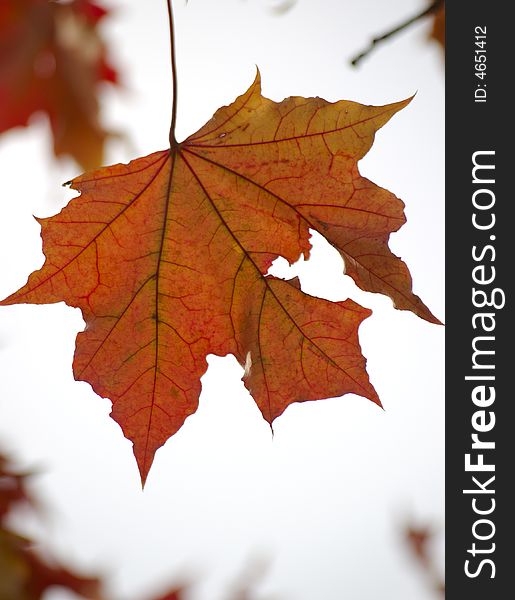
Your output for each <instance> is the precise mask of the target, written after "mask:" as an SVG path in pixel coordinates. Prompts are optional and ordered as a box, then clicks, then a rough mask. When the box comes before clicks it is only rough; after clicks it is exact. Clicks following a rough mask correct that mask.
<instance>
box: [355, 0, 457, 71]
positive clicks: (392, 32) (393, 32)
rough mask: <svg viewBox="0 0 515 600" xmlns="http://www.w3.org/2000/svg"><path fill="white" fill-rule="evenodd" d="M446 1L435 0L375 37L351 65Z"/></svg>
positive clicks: (434, 10)
mask: <svg viewBox="0 0 515 600" xmlns="http://www.w3.org/2000/svg"><path fill="white" fill-rule="evenodd" d="M444 3H445V0H434V1H433V2H432V3H431V4H430V5H429V6H428V7H427V8H426V9H424V10H423V11H422V12H420V13H418V14H416V15H415V16H414V17H410V18H409V19H408V20H407V21H404V22H403V23H401V24H400V25H397V27H394V29H391V30H390V31H388V32H387V33H384V34H383V35H380V36H378V37H376V38H374V39H373V40H372V41H371V42H370V45H369V46H368V48H367V49H366V50H363V52H361V53H360V54H358V55H357V56H356V57H354V58H353V59H352V60H351V65H352V66H353V67H355V66H356V65H357V64H358V63H359V62H360V61H361V60H362V59H363V58H365V56H368V55H369V54H370V53H371V52H372V51H373V50H374V48H375V46H377V44H380V43H381V42H384V41H385V40H387V39H388V38H391V37H393V36H394V35H396V34H398V33H400V32H401V31H403V30H404V29H407V28H408V27H409V26H410V25H413V23H416V22H417V21H420V20H421V19H423V18H424V17H427V16H428V15H431V14H433V13H434V12H436V11H437V10H438V9H439V8H440V7H441V6H443V4H444Z"/></svg>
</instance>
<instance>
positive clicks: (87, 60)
mask: <svg viewBox="0 0 515 600" xmlns="http://www.w3.org/2000/svg"><path fill="white" fill-rule="evenodd" d="M106 14H107V11H106V10H105V9H104V8H102V7H101V6H99V5H97V4H95V3H93V2H90V1H89V0H73V1H72V2H70V3H67V4H60V3H57V2H50V1H48V0H2V3H1V5H0V107H1V109H0V133H2V132H4V131H7V130H9V129H12V128H13V127H17V126H26V125H28V124H29V121H30V118H31V117H32V115H34V114H37V113H45V114H46V115H47V116H48V118H49V121H50V127H51V130H52V135H53V146H54V153H55V154H56V156H61V155H70V156H72V157H73V158H74V159H75V160H76V161H77V162H78V163H79V164H80V165H81V166H82V167H83V168H85V169H89V168H93V167H97V166H99V165H101V164H102V162H103V148H104V141H105V139H106V138H107V136H108V132H107V131H105V130H104V128H103V127H102V125H101V123H100V121H99V101H98V93H99V84H100V83H101V82H103V81H108V82H111V83H115V82H116V79H117V74H116V72H115V70H114V69H113V68H112V67H111V66H110V65H109V63H108V61H107V59H106V52H105V46H104V43H103V41H102V39H101V37H100V34H99V32H98V27H97V26H98V23H99V21H100V20H101V19H102V18H103V17H104V16H105V15H106Z"/></svg>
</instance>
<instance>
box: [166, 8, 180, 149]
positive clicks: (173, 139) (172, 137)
mask: <svg viewBox="0 0 515 600" xmlns="http://www.w3.org/2000/svg"><path fill="white" fill-rule="evenodd" d="M167 5H168V24H169V29H170V58H171V63H172V97H173V101H172V123H171V125H170V136H169V139H170V147H171V148H175V147H176V146H177V145H178V144H177V139H176V137H175V123H176V121H177V64H176V62H175V31H174V26H173V24H174V20H173V10H172V0H167Z"/></svg>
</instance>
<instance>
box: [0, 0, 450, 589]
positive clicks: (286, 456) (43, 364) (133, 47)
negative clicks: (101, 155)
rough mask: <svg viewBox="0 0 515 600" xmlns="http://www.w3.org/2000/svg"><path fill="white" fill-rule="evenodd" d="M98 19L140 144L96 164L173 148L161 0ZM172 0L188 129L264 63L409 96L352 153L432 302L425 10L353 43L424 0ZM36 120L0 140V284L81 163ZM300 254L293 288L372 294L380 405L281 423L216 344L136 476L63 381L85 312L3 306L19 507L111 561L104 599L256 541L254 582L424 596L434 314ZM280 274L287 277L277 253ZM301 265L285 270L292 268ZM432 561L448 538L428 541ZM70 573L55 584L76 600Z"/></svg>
mask: <svg viewBox="0 0 515 600" xmlns="http://www.w3.org/2000/svg"><path fill="white" fill-rule="evenodd" d="M103 4H104V5H105V6H108V7H112V8H113V9H115V10H114V11H113V14H112V17H111V18H109V19H108V20H106V22H105V25H104V31H105V35H106V36H107V38H108V40H109V42H110V47H111V50H112V51H111V57H112V62H113V63H115V64H116V65H117V66H118V68H119V70H120V73H121V76H122V80H123V82H124V87H125V89H124V90H122V91H120V90H117V91H108V92H107V93H106V94H105V99H106V103H105V112H104V115H105V121H106V123H108V124H109V126H110V127H112V128H113V129H118V130H119V131H121V132H123V133H125V134H126V135H127V138H128V139H129V140H130V143H121V142H113V143H112V144H111V145H110V148H109V156H108V162H109V163H114V162H128V161H129V160H130V159H131V158H135V157H137V156H143V155H145V154H148V153H150V152H153V151H155V150H160V149H163V148H165V147H166V146H167V138H168V128H169V119H170V108H171V75H170V67H169V47H168V32H167V16H166V2H165V0H147V1H145V2H144V1H141V0H139V1H138V0H109V1H107V0H104V2H103ZM274 4H276V3H274V2H272V0H216V1H213V0H190V2H189V4H188V6H185V5H184V2H183V1H179V0H176V1H175V7H174V8H175V14H176V36H177V60H178V69H179V116H178V128H177V129H178V131H177V134H178V138H179V140H182V139H184V138H186V137H187V136H188V135H190V134H191V133H193V132H194V131H196V130H197V129H198V128H199V127H200V126H202V125H203V124H204V123H205V122H206V121H207V120H208V119H209V118H210V117H211V116H212V114H213V112H214V111H215V110H216V109H217V108H218V107H220V106H222V105H225V104H228V103H230V102H231V101H232V100H233V99H234V98H235V97H236V96H237V95H239V94H241V93H243V92H244V91H245V90H246V89H247V87H248V86H249V85H250V83H251V82H252V80H253V78H254V75H255V65H258V66H259V68H260V70H261V75H262V82H263V93H264V95H266V96H268V97H270V98H272V99H273V100H276V101H279V100H281V99H283V98H284V97H286V96H291V95H301V96H321V97H323V98H325V99H327V100H330V101H335V100H338V99H343V98H345V99H350V100H355V101H359V102H362V103H364V104H385V103H388V102H392V101H396V100H399V99H402V98H405V97H408V96H411V95H412V94H413V93H414V92H415V91H417V92H418V93H417V96H416V98H415V99H414V100H413V102H412V103H411V104H410V106H408V107H407V108H406V109H405V110H403V111H402V112H401V113H399V114H397V115H396V116H395V117H394V118H393V119H392V120H391V121H390V123H388V124H387V125H386V126H385V127H384V128H383V129H382V130H380V132H379V133H378V135H377V137H376V141H375V143H374V146H373V147H372V149H371V151H370V153H369V155H368V156H367V157H365V159H363V160H362V161H361V163H360V171H361V173H362V174H363V175H364V176H366V177H368V178H369V179H371V180H372V181H374V182H375V183H377V184H379V185H381V186H383V187H386V188H387V189H389V190H391V191H392V192H394V193H395V194H396V195H398V196H399V197H400V198H401V199H403V200H404V202H405V203H406V214H407V217H408V222H407V224H406V225H405V226H404V227H403V228H402V229H401V231H400V232H398V233H396V234H394V235H393V236H392V238H391V247H392V249H393V251H394V252H395V253H396V254H398V255H400V256H401V257H402V258H403V259H404V260H406V262H407V264H408V266H409V268H410V270H411V273H412V275H413V279H414V287H415V292H416V293H418V294H419V295H420V296H421V297H422V299H423V300H424V301H425V302H426V304H427V305H428V306H429V307H430V309H431V310H432V311H433V312H434V314H436V315H437V316H438V317H439V318H441V319H442V320H443V319H444V313H443V310H444V306H443V301H444V297H443V292H444V290H443V281H444V270H443V268H444V267H443V258H444V255H443V250H444V247H443V233H444V231H443V208H444V205H443V199H444V195H443V192H444V170H443V160H444V155H443V148H444V112H443V102H444V98H443V90H444V86H443V61H442V58H441V56H440V49H439V48H438V47H437V46H436V44H431V43H428V42H427V41H426V38H427V35H428V25H429V24H419V25H417V26H415V27H413V28H412V29H411V30H410V31H409V32H405V33H404V34H402V35H400V36H398V37H397V38H396V39H395V40H394V41H392V42H391V43H388V44H385V45H383V46H381V47H379V48H378V49H377V51H376V52H375V53H374V54H373V55H371V56H370V57H369V58H368V59H366V60H365V61H363V63H362V65H361V67H360V68H358V69H352V68H351V67H349V65H348V59H349V58H350V57H351V56H353V55H354V54H356V52H358V51H360V50H361V49H362V48H363V46H364V45H366V44H367V43H368V41H369V40H370V39H371V37H373V36H374V35H375V34H378V33H382V32H384V31H385V30H387V29H388V28H389V27H390V26H392V25H396V24H397V23H398V22H399V21H402V20H403V19H404V18H405V17H406V16H409V15H411V14H413V13H414V12H416V11H418V10H420V9H421V8H422V7H423V6H424V2H423V1H422V0H420V1H419V0H390V1H389V2H384V1H383V0H359V1H357V0H317V1H314V0H298V2H297V4H296V6H295V7H294V8H293V9H292V10H291V11H289V12H288V13H287V14H285V15H283V16H276V15H273V14H272V13H271V12H270V11H269V10H268V9H269V7H270V6H273V5H274ZM49 148H50V138H49V134H48V127H47V125H46V122H45V121H44V120H40V121H37V122H35V123H34V125H33V126H32V127H31V128H30V129H27V130H17V131H15V132H12V133H10V134H7V135H4V136H2V138H0V202H1V203H2V213H1V214H2V216H1V219H0V268H1V277H0V296H2V297H5V296H6V295H8V294H9V293H11V292H12V291H14V290H15V289H17V288H18V287H20V286H21V285H22V284H23V283H24V282H25V281H26V278H27V276H28V274H29V273H30V272H31V271H32V270H34V269H35V268H38V267H39V266H40V265H41V264H42V262H43V255H42V253H41V241H40V237H39V226H38V225H37V223H36V222H35V220H34V219H33V218H32V216H31V215H32V214H35V215H37V216H49V215H51V214H54V213H56V212H57V211H58V210H59V209H60V208H61V207H62V206H63V205H64V204H65V203H66V202H67V200H68V199H69V198H70V197H71V196H72V195H73V192H70V190H67V189H63V188H62V187H61V186H60V184H61V183H62V182H64V181H66V180H68V179H70V178H71V177H73V176H75V175H77V174H78V168H77V167H76V166H75V165H74V163H73V162H72V161H69V162H61V163H60V164H56V162H55V161H53V160H52V159H51V158H50V156H49ZM314 243H315V248H314V251H313V256H312V258H311V260H310V261H309V262H308V263H306V264H303V265H299V266H297V265H296V266H294V267H293V268H292V269H291V271H292V272H294V273H295V274H299V275H300V279H301V283H302V288H303V290H304V291H306V292H308V293H311V294H313V295H317V296H320V297H324V298H328V299H331V300H342V299H344V298H346V297H348V296H350V297H352V298H353V299H354V300H356V301H357V302H359V303H361V304H362V305H364V306H367V307H370V308H372V309H373V311H374V313H373V316H372V317H370V318H369V319H367V320H366V321H365V323H364V324H363V325H362V326H361V328H360V340H361V344H362V347H363V352H364V354H365V356H366V357H367V359H368V371H369V373H370V377H371V380H372V383H373V384H374V385H375V387H376V389H377V391H378V393H379V396H380V398H381V400H382V402H383V405H384V407H385V411H381V410H380V409H378V408H377V407H376V406H375V405H373V404H372V403H371V402H370V401H368V400H365V399H363V398H360V397H357V396H351V395H349V396H345V397H343V398H336V399H329V400H323V401H317V402H307V403H302V404H295V405H293V406H291V407H289V408H288V409H287V410H286V412H285V413H284V415H282V416H281V417H280V418H279V419H277V420H276V422H275V423H274V430H275V437H274V438H273V439H272V437H271V434H270V429H269V426H268V424H267V423H266V422H265V421H264V420H263V419H262V417H261V415H260V413H259V411H258V409H257V407H256V406H255V404H254V402H253V400H252V398H251V397H250V396H249V394H248V393H247V392H246V390H245V388H244V386H243V384H242V382H241V376H242V369H241V368H240V367H239V365H238V364H237V363H236V360H235V359H234V358H233V357H226V358H217V357H210V358H209V364H210V367H209V370H208V373H207V374H206V375H205V376H204V377H203V379H202V384H203V392H202V396H201V398H200V408H199V410H198V412H197V413H196V414H195V415H194V416H192V417H190V418H188V419H187V421H186V424H185V425H184V427H183V428H182V429H181V430H180V432H179V433H178V434H176V435H175V436H174V437H173V438H172V439H171V440H170V441H169V442H168V443H167V444H166V445H165V446H164V447H163V448H162V449H161V450H159V451H158V453H157V455H156V459H155V462H154V466H153V467H152V470H151V472H150V475H149V478H148V482H147V486H146V488H145V491H144V492H143V493H142V492H141V487H140V481H139V475H138V472H137V468H136V464H135V461H134V458H133V455H132V448H131V444H130V443H129V442H128V441H127V440H125V438H123V436H122V433H121V430H120V428H119V426H118V425H117V424H116V423H114V421H112V420H111V419H110V418H108V416H107V415H108V414H109V411H110V403H109V402H108V401H107V400H105V399H101V398H99V397H98V396H96V395H95V394H94V393H93V392H92V390H91V388H90V386H89V385H88V384H86V383H77V382H74V380H73V376H72V371H71V363H72V355H73V349H74V338H75V335H76V333H77V332H78V331H79V330H80V329H82V327H83V322H82V319H81V316H80V312H79V311H78V310H75V309H71V308H67V307H65V306H64V305H63V304H58V305H49V306H39V307H35V306H16V307H9V308H2V309H1V310H0V361H1V362H0V364H1V367H0V368H1V378H0V414H1V418H0V446H1V447H2V448H5V449H6V450H8V451H10V452H12V453H14V455H15V457H16V458H18V459H19V462H20V464H22V465H23V466H25V467H27V466H35V467H37V468H39V469H40V471H41V475H39V476H38V477H37V478H35V480H34V483H33V489H34V492H35V494H37V495H38V496H39V497H41V498H42V499H43V503H44V506H45V509H46V511H45V514H44V518H43V519H42V520H40V521H39V522H35V521H33V520H29V519H26V518H24V519H21V518H19V519H18V520H17V525H18V526H20V527H21V526H23V527H24V530H25V531H27V532H29V533H31V534H34V535H38V536H40V538H41V539H42V540H43V544H44V546H46V547H51V548H52V551H53V552H54V553H55V554H57V556H58V557H60V558H61V559H62V560H63V561H67V562H68V563H71V564H75V565H78V566H80V567H81V568H83V569H90V570H92V571H101V572H103V573H105V574H106V576H108V581H109V584H110V591H111V592H112V595H113V598H116V599H119V600H143V599H144V598H148V597H150V595H151V594H152V592H155V593H158V592H160V591H163V589H164V588H166V587H167V586H168V585H169V584H170V582H173V581H177V580H181V579H182V578H183V576H184V577H185V578H186V579H188V578H189V577H191V578H192V579H194V580H195V587H194V590H193V592H192V594H191V596H189V598H191V600H224V598H225V596H226V594H225V593H224V592H225V591H226V590H227V589H228V588H229V587H230V586H231V585H232V584H233V583H234V581H236V580H237V579H238V578H239V577H240V576H241V574H242V572H243V571H245V569H246V568H247V567H248V565H249V562H251V561H252V560H253V559H255V558H256V557H257V558H261V557H263V558H265V559H267V560H268V561H269V565H268V569H267V570H266V572H265V574H264V576H263V577H262V579H261V580H260V582H261V583H260V585H259V586H258V591H257V593H256V595H255V598H256V600H265V599H271V598H273V599H274V600H318V599H319V598H320V599H321V600H342V599H348V600H377V598H379V597H381V598H385V599H387V600H388V599H392V600H411V599H415V598H416V599H417V600H431V599H434V595H433V594H432V593H431V591H430V590H429V589H428V587H427V586H426V585H425V583H426V582H425V581H424V577H423V574H422V573H421V571H420V570H419V567H418V565H417V564H416V563H415V562H414V560H413V559H412V557H411V556H410V555H409V553H408V552H407V550H406V547H405V545H404V541H403V537H402V527H403V525H404V524H405V521H406V520H407V519H410V518H412V519H413V520H414V521H415V522H418V523H421V524H424V525H425V524H429V525H434V526H435V528H436V530H437V531H440V532H441V531H442V530H443V514H444V513H443V506H444V505H443V492H444V447H443V443H444V396H443V351H444V346H443V339H444V328H443V327H439V326H435V325H430V324H428V323H426V322H424V321H422V320H420V319H418V318H417V317H415V316H413V315H412V314H411V313H408V312H401V311H396V310H394V309H393V308H392V304H391V302H390V301H389V300H388V299H386V298H384V297H380V296H378V295H373V294H368V293H364V292H361V291H359V290H358V289H357V288H356V286H355V285H354V284H353V283H352V281H351V280H350V279H349V278H348V277H346V276H344V275H342V260H341V258H340V257H339V255H338V253H337V252H336V251H335V250H334V249H332V248H331V247H330V246H329V245H328V244H327V243H326V242H324V241H323V240H322V239H321V238H320V237H317V238H316V239H315V240H314ZM275 273H276V274H279V275H281V276H287V269H284V268H283V269H282V270H280V268H279V267H278V268H277V269H276V270H275ZM288 276H291V274H288ZM435 552H436V554H437V558H438V560H439V562H440V564H442V552H443V545H442V543H441V540H440V543H439V544H438V545H437V547H436V548H435ZM69 597H70V596H67V595H66V594H64V593H62V592H52V593H51V594H48V596H47V598H48V600H58V599H64V598H69Z"/></svg>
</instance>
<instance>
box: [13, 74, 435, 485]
mask: <svg viewBox="0 0 515 600" xmlns="http://www.w3.org/2000/svg"><path fill="white" fill-rule="evenodd" d="M408 102H409V101H403V102H398V103H395V104H390V105H388V106H381V107H371V106H362V105H360V104H356V103H353V102H347V101H340V102H336V103H334V104H331V103H328V102H326V101H325V100H322V99H320V98H307V99H306V98H298V97H293V98H288V99H286V100H284V101H282V102H280V103H275V102H272V101H271V100H268V99H267V98H264V97H263V96H262V95H261V91H260V80H259V75H258V76H257V77H256V80H255V81H254V83H253V84H252V85H251V87H250V88H249V90H248V91H247V92H246V93H245V94H244V95H242V96H240V97H239V98H237V99H236V101H235V102H234V103H233V104H231V105H230V106H227V107H223V108H221V109H219V110H218V111H217V112H216V114H215V115H214V117H213V118H212V119H211V120H210V121H209V122H208V123H207V124H206V125H205V126H204V127H203V128H202V129H200V130H199V131H198V132H197V133H196V134H194V135H192V136H191V137H189V138H188V139H187V140H186V141H184V142H183V143H181V144H178V145H177V146H176V147H173V148H172V149H171V150H165V151H162V152H156V153H155V154H151V155H150V156H147V157H144V158H139V159H137V160H134V161H132V162H131V163H129V164H128V165H115V166H112V167H106V168H103V169H99V170H97V171H93V172H92V173H86V174H85V175H82V176H80V177H77V178H76V179H74V180H73V181H72V182H70V185H71V187H72V188H73V189H75V190H78V191H79V192H80V196H78V197H77V198H74V199H73V200H72V201H71V202H70V203H69V205H68V206H67V207H66V208H64V209H63V210H62V211H61V212H60V213H59V214H58V215H56V216H54V217H51V218H48V219H42V220H40V223H41V226H42V237H43V250H44V253H45V255H46V262H45V264H44V266H43V267H42V269H41V270H39V271H37V272H35V273H33V274H32V275H31V276H30V278H29V280H28V282H27V284H26V285H25V286H24V287H22V288H21V289H20V290H19V291H18V292H16V293H15V294H13V295H12V296H10V297H9V298H7V299H6V300H4V301H3V304H14V303H22V302H29V303H36V304H40V303H49V302H59V301H62V300H64V301H65V302H66V303H67V304H69V305H70V306H75V307H80V308H81V309H82V313H83V316H84V319H85V321H86V324H87V326H86V329H85V331H84V332H82V333H80V334H79V335H78V338H77V348H76V353H75V360H74V373H75V377H76V379H79V380H84V381H88V382H90V383H91V385H92V386H93V388H94V390H95V391H96V392H97V393H98V394H100V395H101V396H105V397H108V398H110V399H111V401H112V403H113V410H112V416H113V418H114V419H115V420H116V421H117V422H118V423H119V424H120V425H121V427H122V429H123V431H124V433H125V435H126V437H128V438H129V439H131V440H132V441H133V442H134V453H135V456H136V459H137V462H138V465H139V468H140V472H141V476H142V479H143V480H145V478H146V476H147V473H148V470H149V468H150V465H151V463H152V460H153V456H154V453H155V451H156V449H157V448H159V446H161V445H162V444H163V443H164V442H165V441H166V440H167V439H168V438H169V437H170V436H171V435H173V434H174V433H175V432H176V431H177V430H178V429H179V428H180V427H181V426H182V424H183V422H184V420H185V419H186V417H187V416H188V415H190V414H192V413H193V412H195V410H196V408H197V404H198V397H199V394H200V377H201V376H202V374H203V373H204V372H205V370H206V367H207V363H206V356H207V355H208V354H210V353H211V354H216V355H221V356H223V355H226V354H234V355H235V356H236V357H237V359H238V361H239V362H240V363H241V364H242V365H246V369H245V375H244V381H245V385H246V387H247V388H248V389H249V391H250V392H251V394H252V396H253V397H254V400H255V401H256V403H257V405H258V406H259V409H260V410H261V413H262V414H263V417H264V418H265V419H266V420H267V421H268V422H269V423H272V421H273V420H274V419H275V418H276V417H278V416H279V415H280V414H281V413H282V412H283V411H284V410H285V409H286V407H287V406H288V405H290V404H291V403H292V402H300V401H304V400H315V399H321V398H327V397H335V396H341V395H343V394H346V393H355V394H359V395H361V396H364V397H366V398H369V399H370V400H372V401H373V402H376V403H378V404H379V399H378V397H377V394H376V392H375V390H374V388H373V387H372V385H371V384H370V382H369V379H368V375H367V373H366V371H365V362H366V361H365V358H364V357H363V356H362V354H361V349H360V345H359V342H358V335H357V331H358V326H359V324H360V323H361V322H362V321H363V319H364V318H366V317H367V316H368V315H369V314H370V311H369V310H367V309H364V308H362V307H360V306H358V305H357V304H356V303H355V302H353V301H351V300H347V301H345V302H329V301H326V300H322V299H319V298H315V297H312V296H308V295H307V294H305V293H303V292H302V291H301V290H300V285H299V282H298V280H296V279H295V280H292V281H284V280H281V279H278V278H276V277H272V276H270V275H267V271H268V268H269V267H270V265H271V263H272V261H273V260H274V259H275V258H277V257H278V256H282V257H284V258H286V259H287V260H288V261H289V262H290V263H293V262H294V261H296V260H297V259H299V257H301V256H302V255H304V256H306V257H307V256H308V255H309V251H310V243H309V228H312V229H315V230H317V231H319V232H320V233H321V234H322V235H324V236H325V238H326V239H327V240H329V242H330V243H331V244H332V245H333V246H334V247H335V248H337V249H338V250H339V251H340V253H341V255H342V256H343V258H344V261H345V265H346V272H347V273H348V274H349V275H350V276H351V277H352V278H353V279H354V280H355V281H356V283H357V284H358V285H359V286H360V287H361V288H362V289H364V290H368V291H372V292H381V293H383V294H388V295H389V296H390V297H391V298H392V299H393V301H394V303H395V305H396V306H397V307H398V308H401V309H409V310H411V311H413V312H414V313H416V314H417V315H419V316H421V317H422V318H424V319H427V320H428V321H432V322H437V321H436V319H435V318H434V317H433V316H432V315H431V313H430V312H429V310H428V309H427V308H426V307H425V306H424V304H423V303H422V302H421V301H420V299H419V298H418V297H417V296H415V295H414V294H413V293H412V291H411V278H410V275H409V272H408V270H407V267H406V265H405V264H404V263H403V262H402V261H401V260H400V259H399V258H397V257H396V256H394V255H393V254H392V253H391V252H390V250H389V249H388V245H387V242H388V238H389V235H390V233H391V232H392V231H396V230H397V229H398V228H399V227H400V226H401V225H402V224H403V223H404V220H405V219H404V214H403V204H402V202H401V201H400V200H399V199H397V198H396V197H395V196H394V195H393V194H391V193H390V192H388V191H386V190H384V189H382V188H379V187H377V186H376V185H374V184H373V183H371V182H370V181H368V180H367V179H365V178H363V177H361V175H360V174H359V172H358V169H357V161H358V160H359V159H360V158H362V157H363V156H364V155H365V154H366V152H367V151H368V150H369V148H370V147H371V145H372V143H373V139H374V134H375V132H376V130H377V129H379V128H380V127H381V126H382V125H384V124H385V123H386V122H387V121H388V120H389V119H390V118H391V117H392V116H393V115H394V114H395V113H396V112H397V111H398V110H400V109H401V108H403V107H404V106H406V104H407V103H408Z"/></svg>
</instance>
